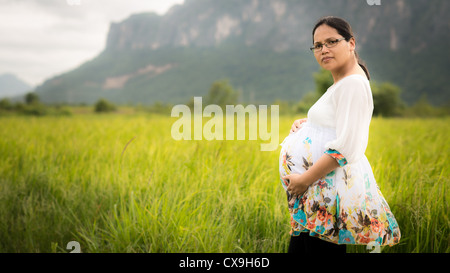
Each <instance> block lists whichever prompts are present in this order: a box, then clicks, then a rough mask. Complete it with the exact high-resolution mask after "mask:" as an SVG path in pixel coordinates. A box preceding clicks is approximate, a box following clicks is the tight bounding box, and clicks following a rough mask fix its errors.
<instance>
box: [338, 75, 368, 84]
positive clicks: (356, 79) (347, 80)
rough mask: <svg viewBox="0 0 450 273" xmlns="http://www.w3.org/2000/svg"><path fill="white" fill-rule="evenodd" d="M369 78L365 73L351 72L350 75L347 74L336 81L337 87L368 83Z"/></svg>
mask: <svg viewBox="0 0 450 273" xmlns="http://www.w3.org/2000/svg"><path fill="white" fill-rule="evenodd" d="M368 84H369V80H368V79H367V77H366V76H365V75H361V74H351V75H348V76H345V77H344V78H342V79H341V80H339V81H338V82H337V83H336V87H339V86H342V85H368Z"/></svg>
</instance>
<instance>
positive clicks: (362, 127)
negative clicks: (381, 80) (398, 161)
mask: <svg viewBox="0 0 450 273" xmlns="http://www.w3.org/2000/svg"><path fill="white" fill-rule="evenodd" d="M372 113H373V99H372V91H371V89H370V84H369V81H368V80H367V78H366V77H364V76H362V75H359V74H353V75H350V76H347V77H345V78H343V79H341V80H340V81H338V82H337V83H335V84H333V85H332V86H330V87H329V88H328V89H327V91H326V92H325V94H323V96H322V97H320V99H319V100H318V101H317V102H316V103H315V104H314V105H313V106H312V107H311V108H310V109H309V111H308V121H309V122H311V123H314V124H318V125H321V126H324V127H332V128H335V130H336V139H335V140H333V141H330V142H328V143H326V144H325V149H326V150H328V149H332V150H336V151H338V152H340V153H341V154H342V155H343V156H344V157H345V159H346V160H347V162H348V164H352V163H355V162H357V161H358V160H360V159H361V158H362V157H363V156H364V152H365V151H366V148H367V143H368V141H369V125H370V120H371V118H372Z"/></svg>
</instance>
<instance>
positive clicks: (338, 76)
mask: <svg viewBox="0 0 450 273" xmlns="http://www.w3.org/2000/svg"><path fill="white" fill-rule="evenodd" d="M352 74H360V75H363V76H364V77H366V73H365V72H364V70H363V69H362V68H361V66H360V65H359V64H358V61H357V60H356V58H352V59H351V60H350V61H348V62H347V63H346V64H345V65H344V66H343V67H340V68H339V69H336V70H334V71H331V76H333V80H334V83H337V82H338V81H340V80H342V79H343V78H345V77H347V76H350V75H352Z"/></svg>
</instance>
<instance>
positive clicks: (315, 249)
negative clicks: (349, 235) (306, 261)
mask: <svg viewBox="0 0 450 273" xmlns="http://www.w3.org/2000/svg"><path fill="white" fill-rule="evenodd" d="M346 250H347V248H346V246H345V245H337V244H334V243H330V242H327V241H324V240H322V239H319V238H316V237H312V236H309V233H304V232H302V233H301V234H300V235H299V236H291V241H290V243H289V249H288V253H301V254H319V253H332V254H343V253H346Z"/></svg>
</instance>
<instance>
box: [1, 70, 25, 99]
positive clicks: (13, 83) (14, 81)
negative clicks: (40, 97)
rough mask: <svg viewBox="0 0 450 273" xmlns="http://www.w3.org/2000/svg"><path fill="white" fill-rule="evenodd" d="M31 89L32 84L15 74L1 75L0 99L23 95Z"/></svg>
mask: <svg viewBox="0 0 450 273" xmlns="http://www.w3.org/2000/svg"><path fill="white" fill-rule="evenodd" d="M31 90H32V87H31V86H30V85H28V84H27V83H26V82H24V81H22V80H20V79H19V78H17V77H16V76H15V75H13V74H9V73H6V74H2V75H0V99H2V98H10V97H17V96H21V95H24V94H25V93H27V92H30V91H31Z"/></svg>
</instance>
